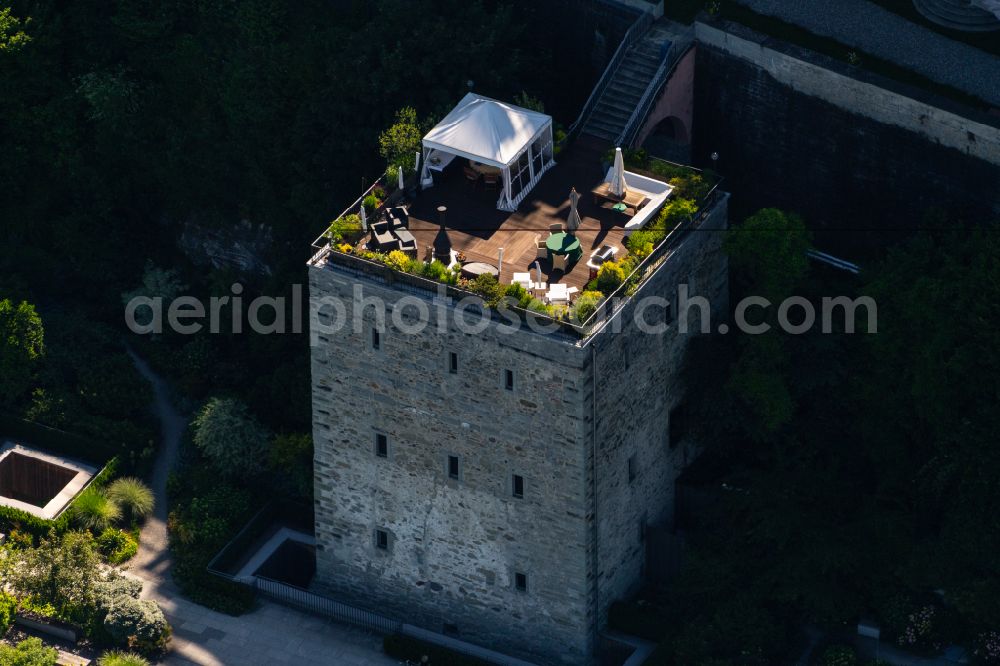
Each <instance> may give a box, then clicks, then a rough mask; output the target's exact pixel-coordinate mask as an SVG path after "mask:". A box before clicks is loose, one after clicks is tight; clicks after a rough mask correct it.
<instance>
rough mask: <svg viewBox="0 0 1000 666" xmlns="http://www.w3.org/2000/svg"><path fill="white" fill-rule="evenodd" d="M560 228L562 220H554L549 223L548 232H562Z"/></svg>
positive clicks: (561, 227)
mask: <svg viewBox="0 0 1000 666" xmlns="http://www.w3.org/2000/svg"><path fill="white" fill-rule="evenodd" d="M562 230H563V225H562V222H555V223H553V224H550V225H549V232H551V233H553V234H559V233H562Z"/></svg>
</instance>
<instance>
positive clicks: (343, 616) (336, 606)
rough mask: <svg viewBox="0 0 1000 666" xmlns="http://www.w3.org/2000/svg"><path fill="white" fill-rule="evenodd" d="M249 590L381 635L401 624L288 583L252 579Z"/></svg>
mask: <svg viewBox="0 0 1000 666" xmlns="http://www.w3.org/2000/svg"><path fill="white" fill-rule="evenodd" d="M253 588H254V590H256V592H257V593H258V594H260V595H263V596H265V597H269V598H271V599H273V600H274V601H277V602H279V603H284V604H288V605H289V606H295V607H297V608H301V609H302V610H306V611H310V612H313V613H318V614H320V615H324V616H326V617H329V618H333V619H334V620H339V621H340V622H345V623H347V624H352V625H354V626H357V627H362V628H364V629H368V630H369V631H377V632H379V633H382V634H394V633H397V632H399V630H400V629H401V628H402V626H403V624H402V623H401V622H398V621H396V620H392V619H390V618H387V617H385V616H384V615H379V614H378V613H372V612H371V611H366V610H363V609H361V608H355V607H354V606H349V605H347V604H343V603H340V602H339V601H336V600H334V599H331V598H329V597H325V596H323V595H320V594H316V593H315V592H310V591H309V590H304V589H302V588H300V587H295V586H294V585H289V584H288V583H282V582H281V581H277V580H272V579H270V578H264V577H263V576H255V577H254V583H253Z"/></svg>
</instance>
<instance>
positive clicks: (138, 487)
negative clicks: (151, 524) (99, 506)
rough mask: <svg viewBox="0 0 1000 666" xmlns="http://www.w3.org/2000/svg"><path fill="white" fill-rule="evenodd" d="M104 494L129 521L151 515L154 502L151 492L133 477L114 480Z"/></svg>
mask: <svg viewBox="0 0 1000 666" xmlns="http://www.w3.org/2000/svg"><path fill="white" fill-rule="evenodd" d="M105 494H106V495H107V496H108V499H110V500H111V501H113V502H115V503H116V504H118V506H119V507H121V509H122V512H123V513H124V514H125V517H126V518H128V519H130V520H137V519H142V518H145V517H146V516H148V515H149V514H151V513H153V507H154V505H155V502H156V499H155V498H154V497H153V491H152V490H150V489H149V486H147V485H146V484H145V483H143V482H142V481H140V480H139V479H137V478H135V477H131V476H124V477H122V478H120V479H115V480H114V481H112V482H111V485H109V486H108V489H107V491H106V492H105Z"/></svg>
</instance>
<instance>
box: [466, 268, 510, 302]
mask: <svg viewBox="0 0 1000 666" xmlns="http://www.w3.org/2000/svg"><path fill="white" fill-rule="evenodd" d="M469 291H471V292H473V293H475V294H479V295H480V296H482V298H483V302H484V303H485V304H486V306H487V307H491V308H493V307H496V306H497V305H498V304H499V303H500V301H501V300H502V299H503V297H504V294H505V293H506V286H505V285H502V284H500V283H499V282H498V281H497V279H496V277H495V276H493V275H490V274H489V273H483V274H482V275H478V276H476V279H475V280H473V281H472V282H470V283H469Z"/></svg>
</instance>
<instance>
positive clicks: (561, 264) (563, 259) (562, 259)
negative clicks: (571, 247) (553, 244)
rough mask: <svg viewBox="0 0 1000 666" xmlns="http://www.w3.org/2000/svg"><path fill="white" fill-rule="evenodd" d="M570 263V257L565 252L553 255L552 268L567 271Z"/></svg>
mask: <svg viewBox="0 0 1000 666" xmlns="http://www.w3.org/2000/svg"><path fill="white" fill-rule="evenodd" d="M568 265H569V257H568V256H567V255H565V254H555V255H553V256H552V269H553V270H557V271H562V272H564V273H565V272H566V267H567V266H568Z"/></svg>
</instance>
